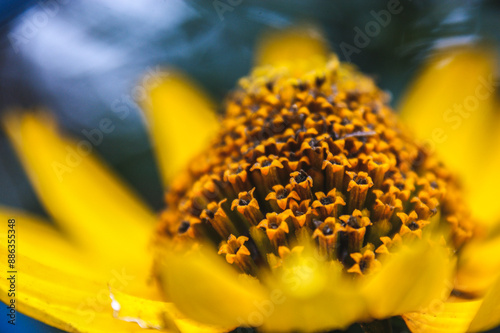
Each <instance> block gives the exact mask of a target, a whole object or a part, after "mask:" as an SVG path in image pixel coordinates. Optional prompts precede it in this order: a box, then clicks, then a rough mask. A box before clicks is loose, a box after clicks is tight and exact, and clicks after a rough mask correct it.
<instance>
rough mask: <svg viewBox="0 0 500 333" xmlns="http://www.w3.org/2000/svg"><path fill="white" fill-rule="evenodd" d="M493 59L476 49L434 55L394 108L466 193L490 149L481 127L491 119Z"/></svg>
mask: <svg viewBox="0 0 500 333" xmlns="http://www.w3.org/2000/svg"><path fill="white" fill-rule="evenodd" d="M495 59H496V57H495V54H494V53H493V52H491V50H489V49H484V48H482V47H478V46H475V47H474V48H473V47H472V46H471V47H456V48H449V49H445V50H440V51H437V52H436V53H435V54H434V55H433V56H432V59H431V60H430V61H429V63H428V64H427V65H426V67H425V68H424V69H423V71H422V73H421V74H420V76H419V77H418V79H417V80H416V81H415V82H414V83H413V84H412V85H411V87H410V88H409V89H408V93H407V94H406V96H405V97H404V98H403V99H402V103H401V104H400V107H399V110H400V111H401V114H402V117H403V118H404V120H405V121H406V123H407V124H409V125H411V128H412V129H413V130H414V131H415V132H416V134H417V135H418V137H419V138H420V139H422V140H424V143H426V144H427V145H428V147H429V148H430V149H431V150H435V151H437V153H438V154H439V155H440V156H441V157H442V158H443V159H444V160H445V162H446V163H447V164H448V165H449V166H450V167H451V168H453V169H455V170H456V171H457V172H459V173H460V174H461V176H462V178H463V179H464V180H465V185H466V186H467V187H468V189H469V192H471V191H470V190H472V189H474V188H475V187H476V186H477V184H480V183H481V181H480V179H479V177H480V174H481V169H482V168H483V166H484V157H485V156H488V155H489V153H490V150H491V144H489V143H488V141H486V140H490V139H491V138H490V137H489V136H488V134H489V131H488V130H486V129H488V128H489V125H490V123H491V120H492V117H493V109H494V96H495V93H494V91H495V84H494V82H493V81H492V80H493V77H494V76H493V73H495ZM497 178H498V177H497ZM487 181H489V179H487ZM476 194H477V193H476V192H474V195H476ZM487 195H490V193H488V194H487ZM471 198H472V192H471ZM490 198H491V196H490ZM491 200H493V198H491V199H490V200H486V201H485V202H484V201H483V203H482V204H483V205H484V204H488V203H489V202H490V201H491ZM495 207H496V208H498V205H495ZM483 216H484V214H483Z"/></svg>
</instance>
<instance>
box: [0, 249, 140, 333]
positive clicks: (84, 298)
mask: <svg viewBox="0 0 500 333" xmlns="http://www.w3.org/2000/svg"><path fill="white" fill-rule="evenodd" d="M0 253H1V255H2V257H6V249H4V247H2V249H1V250H0ZM16 262H17V267H16V270H17V273H16V274H14V275H15V276H16V280H15V283H16V286H17V288H16V291H15V295H12V294H11V295H9V288H10V284H11V281H14V280H9V279H5V278H2V279H0V299H1V301H2V302H4V303H6V304H9V303H10V302H11V299H15V304H16V308H17V309H18V310H19V311H20V312H21V313H24V314H26V315H28V316H30V317H32V318H34V319H36V320H39V321H42V322H44V323H47V324H49V325H51V326H54V327H57V328H59V329H62V330H65V331H68V332H95V333H101V332H102V333H105V332H135V331H139V327H138V326H137V324H135V323H125V322H122V321H120V320H117V319H115V318H113V311H112V308H111V299H110V298H109V289H108V288H109V287H108V286H111V287H114V288H119V289H123V288H124V287H125V286H124V284H123V280H121V279H118V278H114V279H109V280H106V281H105V280H103V279H101V280H90V279H86V278H83V277H81V276H79V275H75V274H71V273H68V272H66V271H63V270H59V269H57V268H53V267H48V266H46V265H43V264H40V263H37V262H36V261H33V260H32V259H30V258H28V257H26V256H24V255H21V254H17V256H16ZM0 269H2V271H4V272H6V271H8V270H10V268H8V267H7V264H6V260H2V262H1V263H0ZM141 332H143V331H141Z"/></svg>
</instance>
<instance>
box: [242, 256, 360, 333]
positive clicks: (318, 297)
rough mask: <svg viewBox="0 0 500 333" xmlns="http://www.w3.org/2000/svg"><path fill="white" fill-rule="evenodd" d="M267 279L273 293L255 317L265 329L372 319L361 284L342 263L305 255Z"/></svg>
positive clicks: (308, 328)
mask: <svg viewBox="0 0 500 333" xmlns="http://www.w3.org/2000/svg"><path fill="white" fill-rule="evenodd" d="M266 281H267V283H268V285H269V289H270V290H272V292H271V294H270V295H271V296H270V298H269V299H268V300H267V302H266V303H263V304H262V305H261V311H260V312H259V313H258V315H256V316H255V317H258V316H260V318H263V321H264V325H263V326H262V327H263V330H264V332H317V331H330V330H334V329H346V328H347V327H348V326H350V325H351V324H353V323H355V322H359V321H363V320H368V319H369V318H367V315H368V314H367V311H366V304H365V301H364V299H363V298H362V297H361V295H360V293H359V286H358V285H357V284H355V283H353V281H352V280H350V279H348V278H346V277H345V275H344V274H343V273H342V267H341V265H340V263H338V262H325V261H324V259H323V258H318V257H316V256H314V255H312V254H311V255H304V254H303V255H302V256H301V257H300V258H298V259H297V260H293V261H292V262H288V263H286V265H285V268H284V270H283V271H282V272H281V273H280V274H277V275H275V276H273V277H270V278H268V279H267V280H266ZM249 319H250V317H249Z"/></svg>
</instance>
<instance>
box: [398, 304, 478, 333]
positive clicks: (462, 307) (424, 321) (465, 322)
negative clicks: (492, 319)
mask: <svg viewBox="0 0 500 333" xmlns="http://www.w3.org/2000/svg"><path fill="white" fill-rule="evenodd" d="M480 305H481V300H476V301H463V300H450V301H447V302H442V301H440V300H436V301H434V302H433V303H431V305H430V306H429V307H427V308H426V309H425V310H424V311H422V312H412V313H407V314H404V315H403V319H404V320H405V322H406V325H408V328H409V329H410V331H411V332H413V333H448V332H454V333H461V332H467V331H468V328H469V325H470V323H471V321H472V319H473V318H474V315H475V314H476V312H477V310H478V308H479V306H480Z"/></svg>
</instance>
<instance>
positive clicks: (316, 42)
mask: <svg viewBox="0 0 500 333" xmlns="http://www.w3.org/2000/svg"><path fill="white" fill-rule="evenodd" d="M328 53H329V50H328V46H327V44H326V41H325V40H324V39H323V37H322V36H321V33H319V32H318V30H317V29H315V28H313V27H308V26H302V27H296V28H293V29H287V30H282V31H276V32H267V33H266V34H265V35H264V37H263V38H262V39H261V41H260V43H259V45H258V47H257V52H256V56H255V62H256V64H257V66H262V65H271V66H276V67H281V66H285V67H288V68H290V69H291V70H293V71H295V72H297V73H296V74H300V73H302V72H304V71H307V70H311V69H313V68H317V66H318V64H324V63H325V62H326V60H327V57H328Z"/></svg>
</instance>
